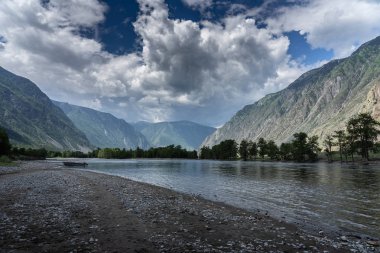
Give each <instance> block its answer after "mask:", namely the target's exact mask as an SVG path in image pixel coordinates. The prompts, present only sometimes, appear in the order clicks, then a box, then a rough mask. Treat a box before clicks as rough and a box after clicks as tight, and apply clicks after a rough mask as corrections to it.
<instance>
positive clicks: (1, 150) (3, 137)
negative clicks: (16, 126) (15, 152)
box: [0, 127, 12, 155]
mask: <svg viewBox="0 0 380 253" xmlns="http://www.w3.org/2000/svg"><path fill="white" fill-rule="evenodd" d="M11 148H12V146H11V144H10V143H9V137H8V134H7V132H6V131H5V129H3V128H1V127H0V155H9V153H10V151H11Z"/></svg>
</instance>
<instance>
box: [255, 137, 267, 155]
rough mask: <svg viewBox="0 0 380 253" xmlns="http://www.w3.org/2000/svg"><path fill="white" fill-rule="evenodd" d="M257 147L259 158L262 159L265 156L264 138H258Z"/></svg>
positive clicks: (265, 145)
mask: <svg viewBox="0 0 380 253" xmlns="http://www.w3.org/2000/svg"><path fill="white" fill-rule="evenodd" d="M257 147H258V148H259V156H260V157H261V159H264V157H265V155H266V154H267V142H266V140H264V138H260V139H259V141H258V142H257Z"/></svg>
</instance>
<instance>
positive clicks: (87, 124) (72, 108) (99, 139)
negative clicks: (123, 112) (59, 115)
mask: <svg viewBox="0 0 380 253" xmlns="http://www.w3.org/2000/svg"><path fill="white" fill-rule="evenodd" d="M53 102H54V103H55V104H56V105H57V106H59V107H60V108H61V109H62V110H63V111H64V112H65V113H66V115H67V116H68V117H69V118H70V119H71V120H72V122H73V123H74V125H75V126H76V127H77V128H79V129H80V130H81V131H82V132H83V133H84V134H85V135H86V136H87V138H88V139H89V140H90V142H91V144H93V145H94V146H96V147H99V148H106V147H108V148H126V149H129V148H132V149H135V148H136V147H140V148H143V149H146V148H148V147H149V143H148V141H147V140H146V138H145V137H144V136H143V135H142V134H141V133H140V132H138V131H136V130H135V128H134V127H133V126H131V125H130V124H128V123H127V122H125V121H124V120H122V119H118V118H116V117H115V116H113V115H112V114H109V113H104V112H99V111H96V110H93V109H89V108H86V107H81V106H76V105H71V104H68V103H62V102H57V101H53Z"/></svg>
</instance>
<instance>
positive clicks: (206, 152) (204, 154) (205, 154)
mask: <svg viewBox="0 0 380 253" xmlns="http://www.w3.org/2000/svg"><path fill="white" fill-rule="evenodd" d="M199 158H200V159H212V158H213V157H212V151H211V149H210V148H209V147H207V146H203V147H202V148H201V152H200V155H199Z"/></svg>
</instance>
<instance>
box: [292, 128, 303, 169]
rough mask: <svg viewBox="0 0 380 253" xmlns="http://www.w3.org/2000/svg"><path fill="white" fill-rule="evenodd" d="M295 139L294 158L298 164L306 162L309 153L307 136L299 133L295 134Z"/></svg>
mask: <svg viewBox="0 0 380 253" xmlns="http://www.w3.org/2000/svg"><path fill="white" fill-rule="evenodd" d="M293 137H294V140H293V141H292V146H293V158H294V159H295V160H296V161H298V162H302V161H305V155H306V153H307V134H306V133H303V132H299V133H295V134H293Z"/></svg>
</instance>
